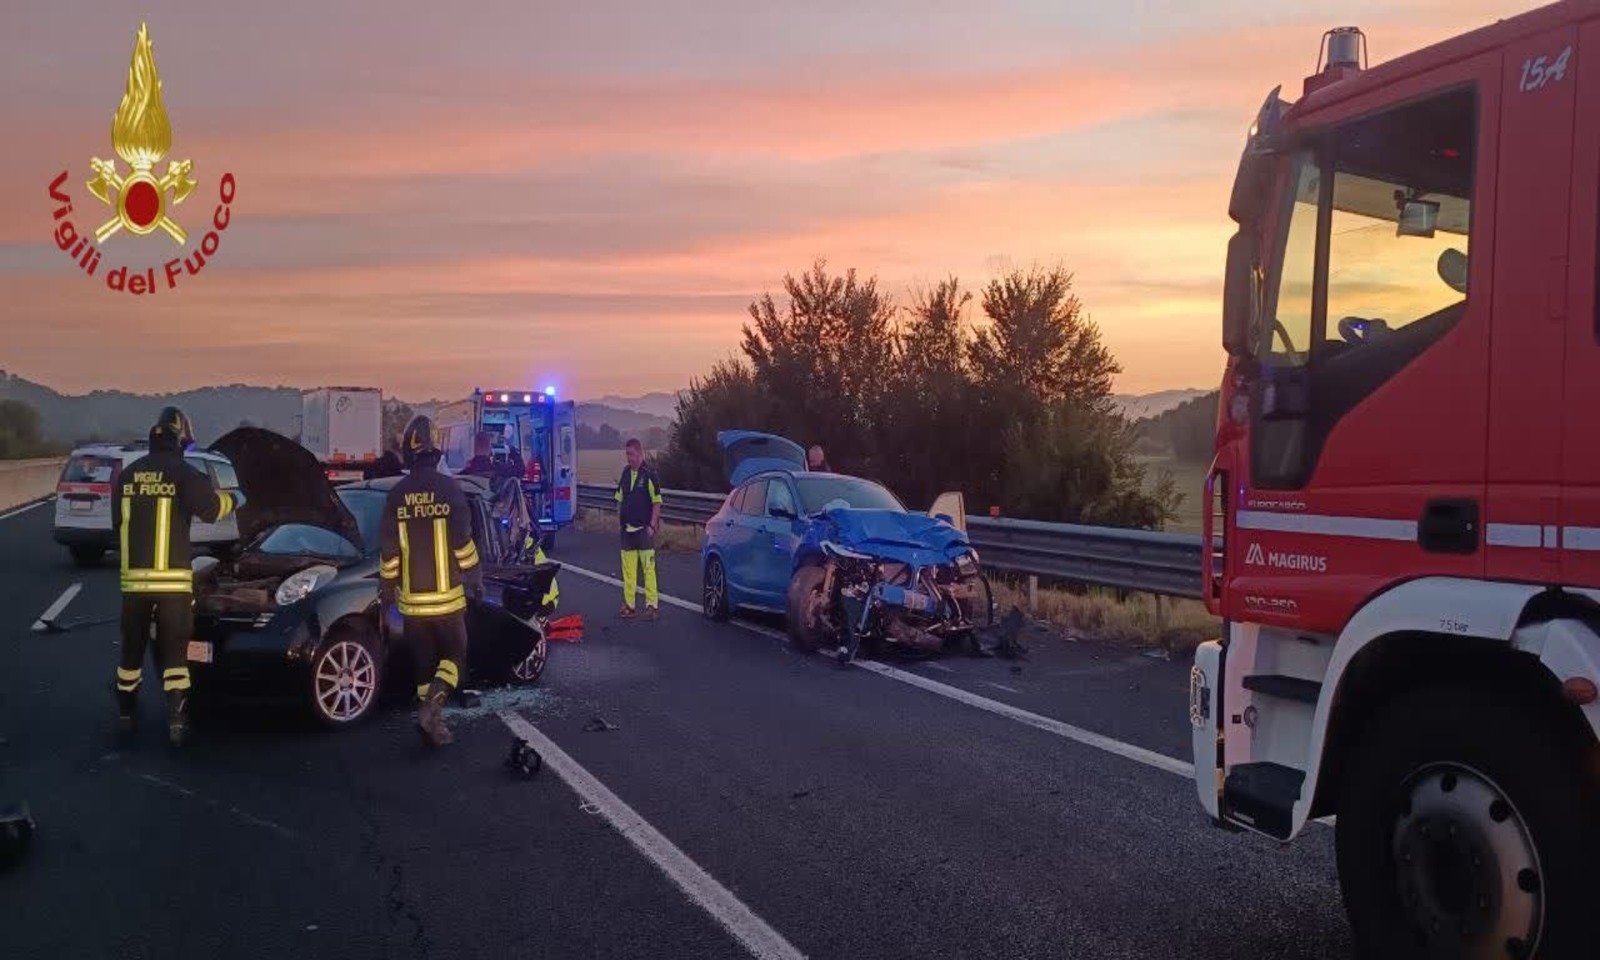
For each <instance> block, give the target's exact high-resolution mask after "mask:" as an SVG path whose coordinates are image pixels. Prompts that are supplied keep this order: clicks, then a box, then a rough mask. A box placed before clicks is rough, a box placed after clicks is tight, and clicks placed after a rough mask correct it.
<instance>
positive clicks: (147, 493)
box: [111, 407, 245, 746]
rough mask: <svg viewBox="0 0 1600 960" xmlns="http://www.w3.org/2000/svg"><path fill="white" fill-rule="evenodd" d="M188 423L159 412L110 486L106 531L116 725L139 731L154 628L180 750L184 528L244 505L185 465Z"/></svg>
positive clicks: (170, 410) (187, 623) (184, 670)
mask: <svg viewBox="0 0 1600 960" xmlns="http://www.w3.org/2000/svg"><path fill="white" fill-rule="evenodd" d="M192 446H194V433H193V431H192V430H191V429H190V427H189V418H188V417H186V416H184V413H183V411H182V410H179V409H178V408H177V407H166V408H164V409H163V410H162V411H161V415H160V416H159V417H158V418H157V420H156V424H155V426H153V427H151V428H150V452H149V453H147V454H145V455H144V456H143V457H140V458H139V459H138V460H135V461H134V462H133V463H131V464H129V465H128V466H127V467H125V468H124V469H123V471H122V473H121V475H119V476H118V477H117V482H116V484H115V486H113V487H112V491H111V496H112V503H111V527H112V533H113V535H114V536H115V537H116V538H117V543H118V547H119V550H120V553H121V566H122V575H121V584H122V657H121V662H120V664H119V665H118V667H117V706H118V715H119V726H120V730H121V732H122V734H123V736H124V737H130V736H132V734H133V733H134V731H135V728H136V727H137V721H136V719H135V716H136V714H137V711H138V704H139V684H140V681H141V679H142V678H143V669H144V652H145V646H146V644H147V643H148V641H149V639H150V635H151V627H152V625H153V626H154V630H155V641H156V647H155V656H156V661H157V662H158V663H159V664H160V665H161V688H162V689H163V690H164V691H166V696H167V735H168V737H169V738H170V739H171V741H172V743H173V745H174V746H182V744H183V741H184V738H185V737H186V735H187V733H188V716H187V714H188V699H189V666H188V645H189V640H190V636H191V633H192V631H193V629H194V596H193V593H194V584H193V579H194V573H193V570H192V569H191V568H190V559H191V558H190V545H189V524H190V523H191V522H192V521H193V520H194V518H196V517H199V518H200V519H201V520H203V521H205V522H206V523H216V522H217V521H219V520H221V519H223V518H224V517H226V516H228V515H229V514H230V513H233V512H234V511H235V510H237V509H239V507H241V506H243V505H244V499H245V498H244V494H243V493H239V492H226V493H224V492H219V491H218V490H217V489H216V488H215V487H213V486H212V483H211V481H210V480H209V479H207V477H206V475H205V474H203V473H201V472H200V471H199V470H196V469H195V468H194V467H191V466H189V464H188V463H186V462H185V461H184V459H183V455H184V452H185V451H187V450H188V449H189V448H190V447H192Z"/></svg>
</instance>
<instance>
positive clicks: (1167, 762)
mask: <svg viewBox="0 0 1600 960" xmlns="http://www.w3.org/2000/svg"><path fill="white" fill-rule="evenodd" d="M561 569H562V570H570V571H572V572H573V573H576V574H577V575H578V576H580V577H587V578H589V579H590V580H595V581H598V582H600V583H606V584H610V585H611V586H614V587H620V586H622V581H621V580H618V579H616V578H615V577H608V576H606V575H605V574H603V573H596V572H594V571H593V570H585V569H584V568H582V567H575V566H573V565H572V564H570V563H564V564H562V566H561ZM661 602H662V603H665V604H669V605H671V606H674V607H678V608H680V609H683V610H689V611H692V612H695V613H698V612H700V607H699V605H698V604H693V603H690V602H689V601H687V600H680V599H678V598H677V597H669V596H667V595H666V594H662V595H661ZM729 623H730V624H731V625H732V626H735V627H739V628H740V629H743V630H748V631H750V632H752V633H759V634H761V635H762V636H764V637H774V638H776V639H779V640H782V639H783V638H784V637H783V634H782V633H781V632H779V631H777V630H771V629H768V628H767V627H763V626H760V625H759V624H753V623H747V622H745V621H742V620H730V621H729ZM819 652H820V653H822V654H823V655H824V656H829V657H831V656H833V653H832V652H831V651H826V650H823V651H819ZM927 665H928V666H931V665H932V664H927ZM851 666H854V667H859V668H861V669H862V670H866V671H869V672H871V673H876V674H877V675H878V676H880V677H887V678H888V679H890V680H894V681H896V682H898V683H904V684H906V685H908V686H912V687H916V688H918V689H920V690H925V691H927V692H928V693H934V694H938V695H939V696H941V697H945V698H947V699H950V700H954V701H956V702H957V703H963V704H966V705H967V706H969V707H975V708H977V709H979V710H983V711H985V712H987V713H992V714H994V715H996V716H1000V717H1005V718H1006V719H1008V720H1014V721H1016V722H1017V723H1020V724H1022V725H1024V726H1028V727H1032V728H1034V729H1035V730H1043V731H1044V732H1046V733H1052V734H1055V735H1056V736H1058V737H1062V738H1064V739H1067V740H1072V741H1074V742H1076V743H1081V744H1083V745H1084V746H1087V747H1093V748H1095V749H1096V750H1103V751H1105V752H1106V753H1109V754H1113V755H1115V756H1119V757H1122V758H1124V759H1126V760H1132V761H1134V762H1135V763H1142V764H1144V765H1145V766H1147V767H1151V768H1153V769H1156V770H1161V771H1163V772H1165V773H1170V774H1174V775H1176V776H1180V777H1188V778H1193V777H1194V764H1192V763H1189V762H1187V761H1184V760H1179V759H1177V758H1175V757H1169V756H1167V755H1166V754H1164V753H1157V752H1155V751H1154V750H1146V749H1145V748H1144V747H1137V746H1134V745H1133V744H1131V743H1123V742H1122V741H1121V740H1114V739H1112V738H1111V737H1108V736H1106V735H1104V734H1100V733H1095V732H1094V731H1093V730H1085V729H1084V728H1082V727H1077V726H1073V725H1072V724H1070V723H1064V722H1062V721H1060V720H1056V719H1054V718H1052V717H1046V716H1043V715H1041V714H1037V713H1034V712H1033V711H1031V710H1024V709H1022V708H1021V707H1014V706H1012V705H1011V704H1009V703H1004V702H1002V701H999V700H991V699H990V698H988V697H985V696H983V695H982V694H978V693H973V692H972V691H970V690H964V689H962V688H961V687H955V686H951V685H950V684H947V683H940V682H939V681H937V680H934V679H931V678H929V677H924V676H922V675H920V674H916V673H912V672H910V671H908V670H901V669H899V668H898V667H891V666H889V665H888V664H886V663H878V662H876V661H873V660H855V661H852V662H851ZM946 669H948V668H946ZM951 672H954V671H951Z"/></svg>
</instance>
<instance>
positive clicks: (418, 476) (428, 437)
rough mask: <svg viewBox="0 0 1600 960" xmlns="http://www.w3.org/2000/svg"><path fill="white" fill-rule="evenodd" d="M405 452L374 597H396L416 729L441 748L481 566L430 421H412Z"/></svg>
mask: <svg viewBox="0 0 1600 960" xmlns="http://www.w3.org/2000/svg"><path fill="white" fill-rule="evenodd" d="M403 452H404V455H405V459H406V466H407V468H408V469H409V470H410V472H409V473H408V474H406V476H405V478H404V479H403V480H401V481H400V482H399V483H397V484H395V485H394V487H393V488H391V489H390V491H389V496H388V498H387V500H386V501H385V503H384V508H383V519H382V522H381V524H380V527H379V531H378V544H379V561H378V563H379V565H378V576H379V596H380V598H381V599H382V601H383V603H384V604H385V605H387V604H390V603H394V602H395V601H398V604H397V605H398V606H399V608H400V616H401V618H402V621H403V623H404V629H405V637H406V642H407V643H408V644H410V646H411V650H412V653H413V656H414V657H415V662H416V668H417V673H416V676H417V700H418V706H417V730H418V732H419V733H420V734H421V735H422V738H423V740H424V741H426V742H427V743H430V744H432V745H433V746H435V747H442V746H444V745H445V744H447V743H450V742H451V741H453V740H454V739H455V737H454V736H452V735H451V733H450V728H449V727H447V726H445V722H444V705H445V702H446V701H447V700H449V699H450V694H452V693H453V692H455V690H456V688H457V687H459V686H460V685H461V671H462V670H464V669H466V662H467V597H469V596H471V597H472V598H473V599H481V598H482V596H483V570H482V568H480V567H479V565H478V547H477V544H475V543H474V542H473V540H472V516H471V514H469V513H468V507H467V498H466V495H465V494H463V493H462V492H461V487H460V485H459V484H457V483H456V481H455V479H454V478H452V477H449V476H447V475H445V474H443V473H440V472H439V457H440V451H439V447H438V445H437V444H436V443H435V442H434V439H433V421H431V420H429V419H428V418H427V417H418V418H416V419H415V420H413V421H411V425H410V426H409V427H407V428H406V434H405V439H404V449H403ZM430 678H431V679H430Z"/></svg>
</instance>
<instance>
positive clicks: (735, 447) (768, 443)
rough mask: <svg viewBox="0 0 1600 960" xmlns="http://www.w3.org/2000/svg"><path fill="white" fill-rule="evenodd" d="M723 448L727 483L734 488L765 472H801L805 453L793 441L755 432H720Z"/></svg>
mask: <svg viewBox="0 0 1600 960" xmlns="http://www.w3.org/2000/svg"><path fill="white" fill-rule="evenodd" d="M717 445H718V446H720V447H721V448H722V464H723V467H724V469H726V470H727V471H728V484H729V485H730V486H734V487H737V486H738V485H739V484H741V483H744V482H745V481H746V480H748V479H749V478H750V477H753V476H755V475H756V474H758V473H761V472H763V471H765V470H789V471H792V472H795V473H803V472H805V469H806V452H805V450H804V449H803V448H802V447H801V446H800V445H799V444H798V443H795V442H794V441H793V440H786V439H784V438H783V437H780V436H776V435H775V434H771V433H757V432H756V431H754V430H723V431H720V432H719V433H718V434H717Z"/></svg>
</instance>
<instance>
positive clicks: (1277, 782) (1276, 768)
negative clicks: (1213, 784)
mask: <svg viewBox="0 0 1600 960" xmlns="http://www.w3.org/2000/svg"><path fill="white" fill-rule="evenodd" d="M1305 779H1306V774H1305V771H1304V770H1296V769H1294V768H1293V767H1286V766H1284V765H1283V764H1281V763H1267V762H1262V763H1241V764H1239V765H1237V766H1235V767H1234V768H1233V769H1232V770H1229V771H1228V778H1227V780H1225V781H1223V784H1222V800H1223V804H1224V807H1225V809H1226V811H1227V813H1228V814H1229V815H1232V816H1233V817H1234V818H1235V819H1237V820H1239V821H1240V822H1242V823H1245V824H1248V825H1250V826H1252V827H1255V828H1256V829H1257V830H1260V831H1262V832H1263V833H1265V834H1267V835H1268V836H1273V837H1277V838H1278V839H1280V840H1282V839H1286V838H1287V837H1288V836H1289V832H1290V829H1291V827H1292V825H1293V823H1294V805H1295V801H1297V800H1299V799H1300V786H1301V784H1303V783H1304V782H1305Z"/></svg>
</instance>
